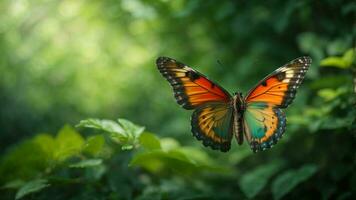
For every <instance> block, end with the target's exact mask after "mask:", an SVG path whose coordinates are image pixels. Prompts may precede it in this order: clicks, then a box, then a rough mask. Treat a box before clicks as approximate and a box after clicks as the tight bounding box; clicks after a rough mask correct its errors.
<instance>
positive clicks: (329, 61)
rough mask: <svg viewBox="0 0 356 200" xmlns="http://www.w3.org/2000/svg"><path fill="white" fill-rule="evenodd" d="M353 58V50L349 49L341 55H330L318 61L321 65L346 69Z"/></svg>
mask: <svg viewBox="0 0 356 200" xmlns="http://www.w3.org/2000/svg"><path fill="white" fill-rule="evenodd" d="M354 60H355V50H354V49H349V50H348V51H346V52H345V53H344V55H343V56H342V57H338V56H331V57H328V58H325V59H323V60H322V61H320V66H323V67H338V68H341V69H346V68H349V67H351V65H352V63H353V62H354Z"/></svg>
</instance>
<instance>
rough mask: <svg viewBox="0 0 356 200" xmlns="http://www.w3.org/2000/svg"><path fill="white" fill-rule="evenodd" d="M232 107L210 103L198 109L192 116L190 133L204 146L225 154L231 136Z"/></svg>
mask: <svg viewBox="0 0 356 200" xmlns="http://www.w3.org/2000/svg"><path fill="white" fill-rule="evenodd" d="M233 115H234V113H233V107H232V106H231V104H226V103H224V102H211V103H206V104H205V105H203V106H200V107H198V108H197V109H196V110H195V111H194V112H193V115H192V119H191V123H192V132H193V135H194V136H195V137H196V138H197V139H198V140H202V141H203V144H204V146H209V147H211V148H212V149H214V150H220V151H222V152H226V151H228V150H229V149H230V144H231V138H232V135H233V122H232V120H233Z"/></svg>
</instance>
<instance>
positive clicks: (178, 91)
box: [156, 57, 231, 110]
mask: <svg viewBox="0 0 356 200" xmlns="http://www.w3.org/2000/svg"><path fill="white" fill-rule="evenodd" d="M156 64H157V67H158V69H159V71H160V72H161V74H162V75H163V76H164V77H165V78H166V79H167V80H168V82H169V83H170V85H171V86H172V88H173V91H174V97H175V98H176V100H177V103H178V104H179V105H181V106H182V107H183V108H185V109H188V110H190V109H194V108H197V107H198V106H200V105H203V104H204V103H207V102H226V103H228V102H229V101H230V98H231V96H230V94H229V93H228V92H227V91H226V90H224V89H223V88H222V87H220V86H219V85H217V84H216V83H214V82H212V81H211V80H209V79H208V78H207V77H205V76H204V75H202V74H201V73H199V72H197V71H195V70H194V69H192V68H190V67H188V66H187V65H185V64H183V63H181V62H178V61H176V60H174V59H172V58H168V57H159V58H158V59H157V61H156Z"/></svg>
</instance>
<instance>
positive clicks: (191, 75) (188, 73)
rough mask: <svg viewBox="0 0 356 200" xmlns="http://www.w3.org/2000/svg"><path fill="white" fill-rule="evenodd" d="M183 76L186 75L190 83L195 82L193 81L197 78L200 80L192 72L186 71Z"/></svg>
mask: <svg viewBox="0 0 356 200" xmlns="http://www.w3.org/2000/svg"><path fill="white" fill-rule="evenodd" d="M185 75H186V76H187V77H188V78H189V79H190V80H191V81H195V80H197V79H198V78H200V76H199V75H198V74H197V73H195V72H193V71H187V72H186V73H185Z"/></svg>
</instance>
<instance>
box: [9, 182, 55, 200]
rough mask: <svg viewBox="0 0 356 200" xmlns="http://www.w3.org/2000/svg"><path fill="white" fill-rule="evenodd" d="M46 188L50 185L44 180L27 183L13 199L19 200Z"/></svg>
mask: <svg viewBox="0 0 356 200" xmlns="http://www.w3.org/2000/svg"><path fill="white" fill-rule="evenodd" d="M48 186H50V184H48V181H47V180H46V179H38V180H33V181H30V182H27V183H26V184H25V185H23V186H22V187H21V188H20V189H19V190H18V191H17V193H16V197H15V199H21V198H22V197H24V196H26V195H28V194H30V193H34V192H38V191H41V190H42V189H44V188H46V187H48Z"/></svg>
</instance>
